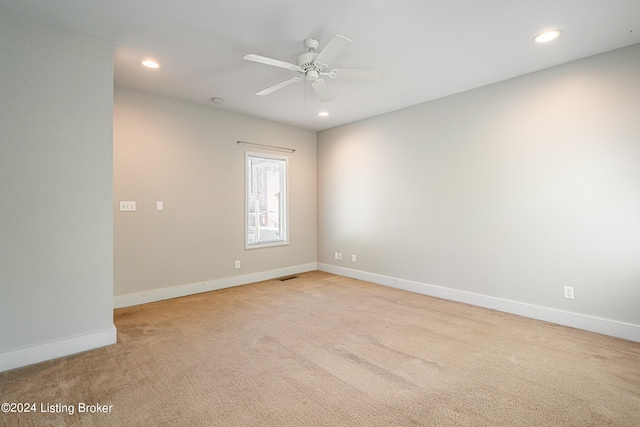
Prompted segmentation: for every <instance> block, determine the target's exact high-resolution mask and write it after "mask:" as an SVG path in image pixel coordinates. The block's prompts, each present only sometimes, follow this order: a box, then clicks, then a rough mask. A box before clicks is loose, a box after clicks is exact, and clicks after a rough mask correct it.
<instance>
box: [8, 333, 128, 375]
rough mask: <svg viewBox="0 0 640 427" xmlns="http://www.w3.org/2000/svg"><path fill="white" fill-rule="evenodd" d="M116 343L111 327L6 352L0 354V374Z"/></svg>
mask: <svg viewBox="0 0 640 427" xmlns="http://www.w3.org/2000/svg"><path fill="white" fill-rule="evenodd" d="M116 341H117V331H116V327H115V325H113V326H112V327H110V328H108V329H105V330H102V331H97V332H92V333H90V334H85V335H80V336H76V337H71V338H64V339H60V340H57V341H52V342H48V343H44V344H37V345H33V346H30V347H24V348H19V349H17V350H10V351H6V352H4V353H0V372H3V371H8V370H10V369H15V368H21V367H23V366H27V365H32V364H34V363H40V362H44V361H46V360H51V359H56V358H58V357H63V356H69V355H72V354H75V353H80V352H82V351H87V350H93V349H95V348H100V347H105V346H107V345H111V344H115V343H116Z"/></svg>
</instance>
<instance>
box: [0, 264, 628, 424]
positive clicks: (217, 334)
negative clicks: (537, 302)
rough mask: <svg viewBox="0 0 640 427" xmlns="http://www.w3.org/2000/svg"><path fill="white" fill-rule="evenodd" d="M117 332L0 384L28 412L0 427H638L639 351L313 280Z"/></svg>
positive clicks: (122, 320)
mask: <svg viewBox="0 0 640 427" xmlns="http://www.w3.org/2000/svg"><path fill="white" fill-rule="evenodd" d="M115 324H116V326H117V328H118V343H117V344H116V345H113V346H110V347H106V348H102V349H98V350H93V351H89V352H86V353H83V354H79V355H74V356H69V357H64V358H61V359H58V360H54V361H49V362H44V363H40V364H37V365H33V366H29V367H26V368H21V369H16V370H13V371H9V372H4V373H0V396H1V397H0V403H4V402H16V403H17V402H20V403H35V404H36V405H37V408H36V409H37V411H36V412H35V413H21V414H16V413H0V423H1V424H2V425H7V426H65V425H82V426H90V425H97V426H150V425H154V426H176V425H179V426H227V427H228V426H639V425H640V343H635V342H630V341H625V340H621V339H616V338H611V337H606V336H603V335H598V334H594V333H589V332H585V331H580V330H575V329H570V328H566V327H562V326H557V325H552V324H548V323H544V322H538V321H534V320H530V319H526V318H521V317H518V316H513V315H509V314H505V313H500V312H496V311H491V310H487V309H483V308H478V307H473V306H468V305H464V304H460V303H455V302H450V301H444V300H440V299H435V298H431V297H426V296H423V295H417V294H413V293H409V292H405V291H401V290H397V289H391V288H386V287H382V286H378V285H373V284H370V283H366V282H361V281H357V280H353V279H348V278H344V277H340V276H335V275H331V274H328V273H323V272H317V271H316V272H310V273H305V274H301V275H299V276H298V278H295V279H292V280H288V281H282V282H281V281H278V280H271V281H266V282H261V283H256V284H251V285H245V286H241V287H237V288H231V289H225V290H220V291H215V292H209V293H204V294H199V295H193V296H189V297H184V298H179V299H174V300H169V301H162V302H157V303H152V304H146V305H142V306H136V307H129V308H124V309H119V310H116V311H115ZM96 404H99V405H101V406H95V405H96ZM63 405H64V406H63ZM83 405H85V406H83ZM86 405H94V406H86ZM42 409H47V410H49V412H42ZM71 409H73V414H69V412H71ZM81 409H83V410H84V412H81V413H79V410H81ZM98 409H102V410H103V411H105V412H93V413H92V412H88V411H91V410H98ZM56 411H60V412H56Z"/></svg>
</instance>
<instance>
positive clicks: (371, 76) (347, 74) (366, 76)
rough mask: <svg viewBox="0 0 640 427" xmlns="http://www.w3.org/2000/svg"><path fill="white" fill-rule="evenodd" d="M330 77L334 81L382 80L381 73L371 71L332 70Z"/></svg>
mask: <svg viewBox="0 0 640 427" xmlns="http://www.w3.org/2000/svg"><path fill="white" fill-rule="evenodd" d="M329 77H331V78H332V79H360V80H378V79H381V78H382V73H381V72H379V71H370V70H348V69H344V70H340V69H338V70H331V71H330V72H329Z"/></svg>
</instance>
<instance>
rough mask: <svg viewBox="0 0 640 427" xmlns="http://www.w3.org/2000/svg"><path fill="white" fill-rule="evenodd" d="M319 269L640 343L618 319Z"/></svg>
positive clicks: (635, 329) (639, 331)
mask: <svg viewBox="0 0 640 427" xmlns="http://www.w3.org/2000/svg"><path fill="white" fill-rule="evenodd" d="M318 270H320V271H325V272H327V273H333V274H338V275H340V276H346V277H351V278H353V279H358V280H364V281H367V282H372V283H376V284H379V285H385V286H390V287H393V288H398V289H404V290H406V291H411V292H415V293H418V294H423V295H429V296H433V297H438V298H443V299H447V300H451V301H458V302H463V303H466V304H471V305H476V306H479V307H485V308H490V309H493V310H498V311H502V312H505V313H511V314H517V315H519V316H524V317H528V318H531V319H537V320H543V321H545V322H551V323H555V324H558V325H563V326H569V327H572V328H576V329H583V330H586V331H590V332H597V333H600V334H604V335H609V336H613V337H617V338H623V339H627V340H631V341H636V342H640V325H634V324H630V323H624V322H618V321H616V320H610V319H603V318H600V317H594V316H588V315H585V314H577V313H571V312H568V311H562V310H557V309H554V308H548V307H541V306H537V305H532V304H526V303H522V302H517V301H511V300H506V299H502V298H496V297H491V296H487V295H481V294H476V293H473V292H466V291H461V290H457V289H452V288H446V287H442V286H434V285H428V284H425V283H419V282H413V281H410V280H403V279H398V278H394V277H389V276H383V275H380V274H374V273H367V272H364V271H359V270H353V269H350V268H344V267H339V266H335V265H331V264H323V263H318Z"/></svg>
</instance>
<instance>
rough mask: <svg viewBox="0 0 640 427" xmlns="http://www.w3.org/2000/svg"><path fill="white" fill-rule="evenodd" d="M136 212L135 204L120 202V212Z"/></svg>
mask: <svg viewBox="0 0 640 427" xmlns="http://www.w3.org/2000/svg"><path fill="white" fill-rule="evenodd" d="M135 210H136V202H120V212H133V211H135Z"/></svg>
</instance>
